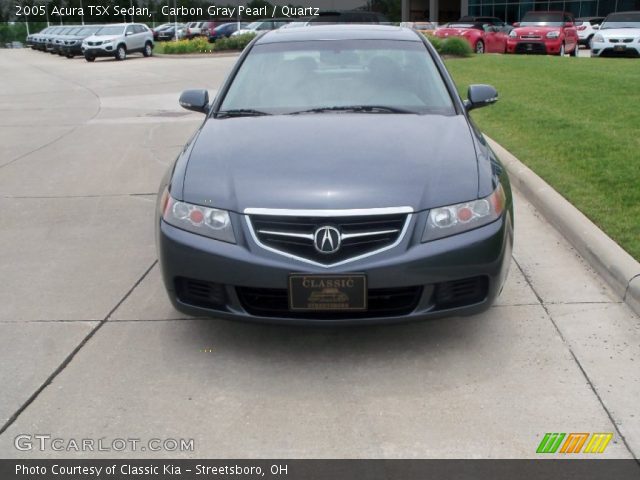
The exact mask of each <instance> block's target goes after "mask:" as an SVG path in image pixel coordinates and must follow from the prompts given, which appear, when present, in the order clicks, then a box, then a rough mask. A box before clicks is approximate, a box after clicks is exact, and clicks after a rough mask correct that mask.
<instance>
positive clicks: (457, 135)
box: [156, 25, 513, 325]
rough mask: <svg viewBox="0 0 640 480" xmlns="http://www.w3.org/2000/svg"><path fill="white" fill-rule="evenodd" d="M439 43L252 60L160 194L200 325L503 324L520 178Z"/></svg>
mask: <svg viewBox="0 0 640 480" xmlns="http://www.w3.org/2000/svg"><path fill="white" fill-rule="evenodd" d="M497 97H498V95H497V93H496V91H495V89H494V88H493V87H491V86H488V85H473V86H471V87H470V88H469V92H468V100H464V101H463V100H462V99H461V98H460V97H459V95H458V93H457V91H456V88H455V85H454V84H453V82H452V80H451V78H450V77H449V74H448V73H447V71H446V69H445V67H444V64H443V63H442V61H441V60H440V58H439V56H438V54H437V53H436V52H435V50H434V49H433V48H432V47H431V45H430V44H429V43H428V42H427V41H426V40H425V38H424V37H423V36H422V35H419V34H418V33H416V32H414V31H412V30H410V29H405V28H397V27H388V26H371V25H332V26H322V27H301V28H295V29H283V30H278V31H272V32H268V33H266V34H264V35H261V36H259V37H257V38H256V39H255V40H254V41H253V42H252V43H251V44H250V45H249V46H248V47H247V48H246V49H245V51H244V52H243V54H242V55H241V57H240V59H239V60H238V62H237V64H236V66H235V68H234V69H233V71H232V72H231V74H230V75H229V77H228V80H227V81H226V83H225V85H224V86H223V88H222V89H221V91H220V92H219V94H218V96H217V97H216V99H215V100H214V101H213V103H211V104H210V103H209V98H208V95H207V92H206V91H199V90H190V91H187V92H184V93H183V94H182V96H181V98H180V103H181V105H182V106H183V107H185V108H187V109H190V110H195V111H199V112H203V113H205V114H206V120H205V121H204V123H203V124H202V126H201V127H200V128H199V130H198V131H197V132H196V134H195V135H194V136H193V138H192V139H191V140H190V141H189V143H188V144H187V145H186V146H185V148H184V150H183V151H182V153H181V154H180V156H179V157H178V158H177V160H176V162H175V164H174V165H173V166H172V168H171V169H170V170H169V171H168V172H167V175H166V177H165V178H164V180H163V182H162V185H161V186H160V195H158V204H157V212H156V215H157V218H156V226H157V229H156V232H157V235H156V237H157V248H158V256H159V260H160V265H161V267H162V274H163V279H164V283H165V286H166V290H167V293H168V295H169V298H170V299H171V301H172V303H173V305H174V306H175V307H176V308H177V309H178V310H180V311H182V312H185V313H187V314H193V315H200V316H202V315H205V316H211V317H217V318H227V319H239V320H250V321H258V322H270V323H306V324H321V325H336V324H340V325H342V324H354V323H392V322H405V321H411V320H421V319H427V318H431V317H438V316H453V315H468V314H474V313H478V312H481V311H483V310H486V309H487V308H488V307H489V306H490V305H491V304H492V302H493V301H494V299H495V298H496V297H497V296H498V294H499V293H500V291H501V289H502V286H503V283H504V281H505V278H506V276H507V271H508V268H509V263H510V258H511V249H512V243H513V211H512V197H511V190H510V187H509V180H508V178H507V173H506V171H505V169H504V168H503V166H502V165H501V163H500V161H499V160H498V158H496V156H495V154H494V153H493V151H492V150H491V149H490V148H489V146H488V145H487V143H486V141H485V139H484V138H483V136H482V134H481V133H480V132H479V131H478V130H477V128H476V127H475V125H474V124H473V122H472V120H471V118H470V116H469V112H470V111H471V110H472V109H474V108H478V107H483V106H486V105H490V104H492V103H494V102H495V101H496V100H497Z"/></svg>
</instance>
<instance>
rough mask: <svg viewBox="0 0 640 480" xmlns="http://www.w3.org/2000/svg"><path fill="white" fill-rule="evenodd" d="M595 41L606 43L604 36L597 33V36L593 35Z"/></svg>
mask: <svg viewBox="0 0 640 480" xmlns="http://www.w3.org/2000/svg"><path fill="white" fill-rule="evenodd" d="M593 41H594V42H598V43H604V37H603V36H602V35H600V34H597V35H596V36H594V37H593Z"/></svg>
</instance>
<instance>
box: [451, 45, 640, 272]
mask: <svg viewBox="0 0 640 480" xmlns="http://www.w3.org/2000/svg"><path fill="white" fill-rule="evenodd" d="M446 63H447V67H448V69H449V71H450V72H451V75H452V76H453V78H454V80H455V81H456V84H457V85H458V89H459V90H460V92H461V93H462V94H463V98H466V90H467V86H468V85H469V84H471V83H488V84H491V85H493V86H495V87H496V89H497V90H498V92H499V95H500V101H499V102H498V103H497V104H495V105H493V106H491V107H487V108H484V109H481V110H477V111H475V112H474V113H473V117H474V119H475V121H476V122H477V123H478V125H479V127H480V128H481V129H482V130H483V131H484V132H486V134H487V135H489V136H490V137H492V138H493V139H494V140H496V141H497V142H499V143H500V144H501V145H502V146H504V147H505V148H506V149H507V150H509V151H510V152H512V153H513V154H514V155H515V156H516V157H518V158H519V159H520V160H521V161H522V162H524V163H525V164H527V166H529V168H531V169H532V170H534V171H535V172H536V173H537V174H538V175H540V176H541V177H542V178H544V179H545V180H546V181H547V182H548V183H549V184H550V185H552V186H553V187H554V188H555V189H556V190H557V191H558V192H560V193H561V194H562V195H563V196H564V197H565V198H567V199H568V200H569V201H570V202H571V203H573V204H574V205H575V206H576V207H577V208H579V209H580V210H581V211H582V212H583V213H584V214H585V215H587V216H588V217H589V218H590V219H591V220H592V221H593V222H594V223H596V224H597V225H598V226H599V227H600V228H602V229H603V230H604V231H605V232H606V233H607V234H608V235H609V236H611V237H612V238H613V239H614V240H615V241H616V242H618V244H620V245H621V246H622V247H623V248H624V249H625V250H626V251H627V252H629V253H630V254H631V255H632V256H633V257H634V258H636V259H638V260H640V60H635V59H604V58H603V59H599V58H594V59H592V58H559V57H546V56H520V55H518V56H516V55H475V56H474V57H473V58H469V59H449V60H447V61H446ZM516 221H517V220H516Z"/></svg>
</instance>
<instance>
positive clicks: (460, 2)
mask: <svg viewBox="0 0 640 480" xmlns="http://www.w3.org/2000/svg"><path fill="white" fill-rule="evenodd" d="M401 1H402V19H403V21H417V20H430V21H432V22H440V23H444V22H452V21H456V20H458V19H459V18H460V17H461V16H464V15H482V16H490V17H498V18H501V19H503V20H505V21H506V22H508V23H513V22H518V21H520V19H521V18H522V16H523V15H524V14H525V13H527V12H529V11H531V10H542V11H548V10H561V11H565V12H571V13H573V15H574V16H575V17H595V16H602V17H603V16H606V15H607V14H609V13H611V12H624V11H629V10H640V0H566V1H557V0H544V1H542V0H401Z"/></svg>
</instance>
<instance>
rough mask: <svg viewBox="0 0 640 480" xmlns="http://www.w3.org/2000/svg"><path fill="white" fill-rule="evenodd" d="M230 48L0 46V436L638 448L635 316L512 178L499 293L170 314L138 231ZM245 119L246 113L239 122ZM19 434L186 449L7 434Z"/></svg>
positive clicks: (244, 446)
mask: <svg viewBox="0 0 640 480" xmlns="http://www.w3.org/2000/svg"><path fill="white" fill-rule="evenodd" d="M234 61H235V59H234V58H229V57H227V58H218V59H211V58H189V59H186V58H181V59H176V58H167V57H164V58H158V57H155V58H151V59H144V58H142V57H131V58H130V59H129V60H127V61H125V62H115V61H112V60H98V61H96V62H95V63H94V64H88V63H86V62H85V61H84V60H83V59H75V60H67V59H63V58H59V57H57V56H56V57H54V56H52V55H48V54H43V53H39V52H33V51H30V50H22V51H19V50H13V51H12V50H0V85H2V89H1V91H0V278H1V279H2V288H1V289H0V385H2V388H1V389H0V431H1V432H2V433H0V457H25V458H27V457H35V458H42V457H78V456H83V455H84V456H89V457H101V456H102V457H105V458H114V457H126V456H150V457H160V456H164V455H172V456H178V457H188V456H191V457H201V458H204V457H218V458H224V457H229V458H238V457H262V458H269V457H272V458H278V457H289V458H292V457H300V458H306V457H313V458H322V457H338V458H344V457H349V458H353V457H356V458H367V457H385V458H409V457H420V458H427V457H448V458H452V457H474V458H477V457H491V458H496V457H509V458H513V457H535V456H536V454H535V450H536V447H537V445H538V443H539V442H540V440H541V439H542V437H543V436H544V434H545V433H546V432H612V433H613V434H614V439H613V440H612V443H611V444H610V445H609V447H608V448H607V450H606V452H605V453H604V454H602V455H601V456H604V457H608V458H631V457H635V458H638V455H640V411H639V408H638V405H639V402H638V398H640V368H639V367H640V320H639V319H638V317H637V316H635V315H634V314H633V313H632V312H631V311H630V310H629V309H628V308H627V306H626V305H625V304H622V303H620V302H618V301H616V300H615V299H614V297H613V295H612V294H611V292H610V290H609V289H608V287H607V286H606V285H605V284H604V283H603V281H602V280H601V279H600V278H599V277H598V276H596V275H595V274H594V273H593V272H592V271H591V270H590V268H589V267H588V265H586V264H585V263H584V261H583V260H582V259H581V258H580V257H579V256H578V255H577V254H576V253H575V252H574V251H573V250H572V249H571V248H570V247H569V246H568V245H567V243H566V242H565V240H564V239H563V238H562V237H561V236H560V235H559V234H558V233H557V232H556V231H555V230H553V229H552V228H551V227H550V226H548V225H547V223H546V222H545V221H544V219H543V218H540V216H539V215H538V214H537V212H536V211H535V210H534V209H533V208H532V207H531V206H530V205H529V204H528V203H527V202H526V201H525V200H524V199H523V198H522V197H521V196H520V195H516V222H515V224H516V245H515V250H514V254H513V257H514V261H513V263H512V268H511V272H510V277H509V281H508V284H507V286H506V287H505V290H504V292H503V293H502V295H501V297H500V299H499V301H498V303H497V305H495V306H494V307H493V308H492V309H491V310H490V311H488V312H487V313H485V314H483V315H480V316H476V317H471V318H450V319H444V320H438V321H431V322H426V323H420V324H411V325H401V326H392V327H367V328H350V329H338V328H331V329H307V328H290V327H272V326H260V325H249V324H238V323H229V322H225V321H220V320H211V319H194V318H184V316H183V315H181V314H179V313H177V312H176V311H174V310H173V309H172V307H171V306H170V304H169V302H168V301H167V300H166V298H165V295H164V292H163V289H162V285H161V281H160V276H159V273H158V267H157V264H156V255H155V249H154V242H153V208H154V200H155V194H156V190H157V187H158V184H159V180H160V178H161V176H162V174H163V173H164V171H165V170H166V168H167V166H168V165H170V163H171V162H172V160H173V159H174V158H175V156H176V155H177V153H178V152H179V150H180V149H181V147H182V145H183V144H184V143H185V141H186V140H187V139H188V138H189V136H190V135H191V133H192V132H194V130H195V129H196V128H197V126H198V124H199V122H200V121H202V117H201V116H199V115H197V114H193V113H188V112H186V111H184V110H181V109H180V108H179V106H178V103H177V98H178V95H179V92H180V91H181V90H182V89H185V88H200V87H204V88H208V89H210V91H211V92H212V93H213V92H214V91H215V89H216V88H217V87H218V86H219V85H220V82H221V81H222V79H223V77H224V75H225V73H226V72H227V71H228V70H229V68H230V67H231V65H232V64H233V62H234ZM247 133H248V134H250V132H247ZM20 434H27V435H33V434H48V435H51V436H52V437H58V438H62V439H65V440H69V439H84V438H89V439H100V438H103V439H106V442H107V443H106V444H109V443H108V442H109V440H110V439H115V438H133V439H141V440H142V441H143V442H144V441H146V440H149V439H152V438H160V439H166V438H175V439H180V438H183V439H194V446H195V448H194V451H188V452H173V453H171V454H166V453H155V452H150V451H148V450H147V451H146V452H142V451H137V452H130V451H124V452H114V451H109V452H96V451H94V452H88V453H85V454H82V453H77V452H75V451H74V450H73V449H72V450H70V451H61V452H56V451H52V450H47V451H44V452H41V451H38V450H37V448H35V446H34V449H33V450H31V451H19V450H17V449H16V448H15V446H14V440H15V438H16V436H18V435H20Z"/></svg>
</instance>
